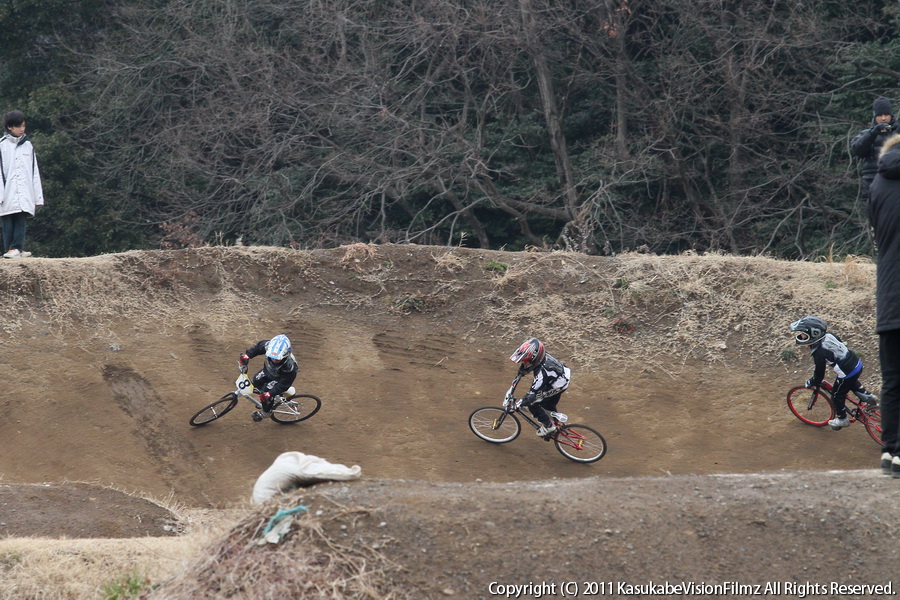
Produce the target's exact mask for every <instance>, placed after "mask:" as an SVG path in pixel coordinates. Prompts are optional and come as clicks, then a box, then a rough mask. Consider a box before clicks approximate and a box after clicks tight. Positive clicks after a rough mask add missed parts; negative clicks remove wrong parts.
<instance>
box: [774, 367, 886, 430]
mask: <svg viewBox="0 0 900 600" xmlns="http://www.w3.org/2000/svg"><path fill="white" fill-rule="evenodd" d="M831 393H832V387H831V384H830V383H828V382H827V381H823V382H822V384H821V385H819V386H818V387H815V388H808V387H806V386H802V385H801V386H798V387H795V388H793V389H791V391H789V392H788V394H787V405H788V408H789V409H790V410H791V412H792V413H794V416H795V417H797V418H798V419H800V420H801V421H803V422H804V423H806V424H807V425H812V426H814V427H823V426H825V425H828V421H830V420H831V419H833V418H834V414H835V413H834V403H833V402H832V400H831ZM851 393H852V392H851ZM847 416H848V417H849V418H850V422H851V423H852V422H854V421H859V422H860V423H862V424H863V425H864V426H865V428H866V431H868V432H869V435H870V436H871V437H872V439H873V440H875V441H876V442H877V443H878V445H879V446H880V445H881V410H879V408H878V406H877V405H871V404H867V403H865V402H862V401H860V400H857V399H856V398H855V397H853V396H852V395H851V394H847Z"/></svg>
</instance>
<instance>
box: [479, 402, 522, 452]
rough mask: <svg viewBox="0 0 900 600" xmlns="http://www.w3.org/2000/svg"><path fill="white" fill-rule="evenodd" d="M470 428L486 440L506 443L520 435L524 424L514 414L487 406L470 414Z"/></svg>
mask: <svg viewBox="0 0 900 600" xmlns="http://www.w3.org/2000/svg"><path fill="white" fill-rule="evenodd" d="M469 429H471V430H472V433H474V434H475V435H477V436H478V437H480V438H481V439H483V440H484V441H486V442H491V443H492V444H505V443H506V442H511V441H513V440H514V439H516V438H517V437H518V436H519V433H520V432H521V431H522V425H521V424H519V420H518V419H517V418H516V416H515V415H514V414H511V413H507V412H506V411H505V410H503V409H502V408H497V407H496V406H485V407H484V408H479V409H476V410H475V411H474V412H473V413H472V414H471V415H469Z"/></svg>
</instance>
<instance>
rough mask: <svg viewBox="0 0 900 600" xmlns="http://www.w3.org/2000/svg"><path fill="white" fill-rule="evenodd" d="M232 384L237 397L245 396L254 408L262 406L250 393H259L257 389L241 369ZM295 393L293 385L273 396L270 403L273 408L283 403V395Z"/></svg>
mask: <svg viewBox="0 0 900 600" xmlns="http://www.w3.org/2000/svg"><path fill="white" fill-rule="evenodd" d="M234 385H235V388H236V389H235V390H234V393H235V394H236V395H237V396H238V397H243V398H246V399H247V400H249V401H250V402H252V403H253V405H254V406H256V408H260V409H261V408H262V402H260V401H259V400H258V399H256V398H254V397H253V396H252V394H259V391H257V390H256V388H254V387H253V381H252V380H251V379H250V377H249V376H248V375H247V374H246V373H244V372H243V371H242V372H241V374H240V375H238V378H237V379H236V380H235V382H234ZM296 393H297V390H295V389H294V386H291V387H289V388H288V389H287V390H285V392H284V393H283V394H279V395H277V396H275V397H274V400H275V401H274V402H273V403H272V407H273V408H274V407H276V406H281V404H283V403H284V397H285V396H293V395H294V394H296Z"/></svg>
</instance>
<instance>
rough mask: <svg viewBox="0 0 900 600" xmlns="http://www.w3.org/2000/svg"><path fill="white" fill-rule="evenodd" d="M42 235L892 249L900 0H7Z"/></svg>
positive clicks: (81, 246) (603, 248) (4, 20)
mask: <svg viewBox="0 0 900 600" xmlns="http://www.w3.org/2000/svg"><path fill="white" fill-rule="evenodd" d="M0 24H2V31H3V35H2V52H0V107H2V111H3V112H5V111H7V110H11V109H13V108H18V109H20V110H23V111H24V112H25V113H26V115H27V117H28V133H29V136H30V137H31V139H32V140H33V142H34V144H35V147H36V149H37V153H38V158H39V161H40V165H41V171H42V176H43V182H44V191H45V197H46V201H47V206H46V207H45V208H44V209H43V211H41V212H39V214H38V218H36V219H35V220H33V221H31V222H30V224H29V227H30V229H29V248H30V249H31V250H33V251H34V252H35V254H36V255H39V256H48V257H61V256H86V255H93V254H99V253H107V252H119V251H124V250H128V249H141V248H160V247H163V248H181V247H191V246H203V245H207V244H236V243H244V244H262V245H274V246H291V247H295V248H316V247H330V246H335V245H338V244H345V243H349V242H355V241H366V242H369V241H375V242H387V241H390V242H415V243H426V244H452V245H463V246H472V247H482V248H493V249H507V250H518V249H523V248H527V247H529V246H534V247H553V248H563V249H566V250H578V251H583V252H589V253H598V254H604V253H605V254H611V253H615V252H621V251H627V250H641V251H648V252H655V253H676V252H682V251H684V250H689V249H690V250H695V251H721V252H728V253H735V254H765V255H770V256H775V257H779V258H791V259H807V260H808V259H816V258H818V257H820V256H823V255H827V256H836V255H847V254H871V252H872V246H871V240H870V239H869V235H868V230H867V228H866V224H865V203H864V201H863V200H862V199H861V198H860V196H859V193H858V164H857V161H856V160H855V159H854V158H853V157H852V155H851V152H850V150H849V141H850V139H852V137H853V136H854V135H855V134H856V133H858V132H859V131H860V130H861V129H863V128H865V127H867V126H868V125H869V123H870V122H871V119H872V113H871V105H872V100H873V99H874V98H875V97H877V96H879V95H885V96H888V97H889V98H891V99H892V100H894V101H895V109H898V108H900V106H897V102H896V100H897V98H896V96H895V94H896V90H897V88H898V86H900V48H898V44H900V42H898V39H900V36H898V32H900V2H897V1H893V2H889V1H877V0H876V1H863V2H844V1H843V0H816V1H812V0H766V1H762V2H741V1H740V0H591V1H586V0H566V1H563V2H560V1H558V0H465V1H464V0H456V1H445V0H303V1H301V0H3V1H2V2H0Z"/></svg>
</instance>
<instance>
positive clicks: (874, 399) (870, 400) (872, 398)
mask: <svg viewBox="0 0 900 600" xmlns="http://www.w3.org/2000/svg"><path fill="white" fill-rule="evenodd" d="M856 396H857V397H858V398H859V399H860V400H861V401H862V402H865V403H866V404H868V405H869V406H878V396H876V395H875V394H870V393H868V392H866V393H864V394H857V395H856Z"/></svg>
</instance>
